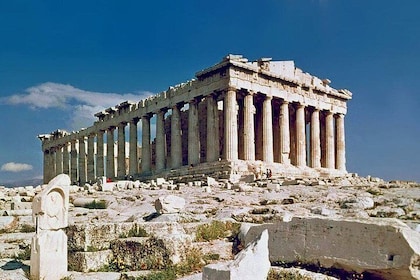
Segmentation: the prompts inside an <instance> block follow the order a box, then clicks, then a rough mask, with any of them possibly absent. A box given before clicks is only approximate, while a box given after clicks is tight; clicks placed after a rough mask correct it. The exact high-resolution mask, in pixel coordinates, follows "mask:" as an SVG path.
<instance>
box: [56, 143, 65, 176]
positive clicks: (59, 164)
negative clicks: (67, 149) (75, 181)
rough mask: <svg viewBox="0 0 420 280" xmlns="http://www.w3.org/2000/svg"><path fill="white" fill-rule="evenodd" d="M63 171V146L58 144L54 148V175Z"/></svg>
mask: <svg viewBox="0 0 420 280" xmlns="http://www.w3.org/2000/svg"><path fill="white" fill-rule="evenodd" d="M61 173H63V148H62V147H61V146H58V147H57V148H56V150H55V175H58V174H61Z"/></svg>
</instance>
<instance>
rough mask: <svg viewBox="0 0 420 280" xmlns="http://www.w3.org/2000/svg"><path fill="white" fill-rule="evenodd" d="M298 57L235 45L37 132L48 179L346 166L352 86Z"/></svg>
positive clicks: (333, 171)
mask: <svg viewBox="0 0 420 280" xmlns="http://www.w3.org/2000/svg"><path fill="white" fill-rule="evenodd" d="M330 82H331V81H330V80H328V79H320V78H317V77H315V76H313V75H310V74H308V73H305V72H303V71H302V70H301V69H299V68H296V67H295V64H294V62H293V61H273V60H272V59H271V58H261V59H258V60H257V61H248V59H246V58H244V57H243V56H241V55H228V56H226V57H225V58H224V59H223V60H222V61H221V62H219V63H217V64H216V65H214V66H211V67H209V68H207V69H204V70H202V71H199V72H197V73H196V75H195V78H194V79H192V80H190V81H188V82H186V83H182V84H179V85H176V86H173V87H169V88H168V89H167V90H166V91H163V92H161V93H159V94H156V95H154V96H150V97H148V98H146V99H144V100H140V101H137V102H132V101H125V102H123V103H121V104H119V105H116V106H115V107H111V108H108V109H106V110H104V111H101V112H98V113H97V114H95V117H96V118H97V120H96V121H95V122H94V123H93V125H92V126H90V127H88V128H84V129H81V130H80V131H76V132H71V133H69V132H66V131H63V130H56V131H54V132H52V133H50V134H42V135H39V136H38V137H39V139H40V140H41V141H42V151H43V154H44V166H43V167H44V182H48V181H49V180H50V179H51V178H53V177H54V176H56V175H57V174H60V173H65V174H68V175H70V177H71V179H72V181H73V182H78V183H85V182H89V181H94V180H96V178H97V177H102V176H106V177H108V178H111V179H124V178H128V177H129V178H153V177H156V176H166V177H169V178H170V177H176V176H184V175H185V176H188V175H191V176H193V175H194V174H196V175H197V174H206V175H209V176H219V177H222V176H231V175H232V174H235V175H236V174H238V175H250V174H258V173H259V172H265V171H266V170H269V171H270V173H271V172H272V174H273V175H278V176H285V177H287V176H305V177H311V176H313V177H324V176H325V177H328V176H343V175H345V174H346V173H347V171H346V156H345V133H344V130H345V129H344V116H345V114H346V113H347V105H346V102H347V101H348V100H350V99H351V97H352V94H351V92H350V91H348V90H345V89H342V90H337V89H334V88H332V87H330Z"/></svg>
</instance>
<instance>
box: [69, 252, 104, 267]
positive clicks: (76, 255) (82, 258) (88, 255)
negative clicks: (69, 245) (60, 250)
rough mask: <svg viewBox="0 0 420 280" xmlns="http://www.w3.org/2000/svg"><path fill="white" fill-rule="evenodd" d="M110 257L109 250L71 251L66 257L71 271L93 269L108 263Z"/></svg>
mask: <svg viewBox="0 0 420 280" xmlns="http://www.w3.org/2000/svg"><path fill="white" fill-rule="evenodd" d="M111 259H112V251H111V250H109V249H108V250H100V251H93V252H72V253H71V254H69V257H68V264H69V267H71V270H73V271H81V272H89V271H95V270H98V269H100V268H101V267H104V266H105V265H108V264H109V262H110V261H111Z"/></svg>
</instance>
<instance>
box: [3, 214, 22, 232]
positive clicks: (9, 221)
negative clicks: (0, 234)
mask: <svg viewBox="0 0 420 280" xmlns="http://www.w3.org/2000/svg"><path fill="white" fill-rule="evenodd" d="M16 219H17V218H16V217H13V216H0V229H1V230H7V229H11V228H13V226H14V224H17V223H18V221H17V220H16Z"/></svg>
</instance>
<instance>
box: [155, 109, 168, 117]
mask: <svg viewBox="0 0 420 280" xmlns="http://www.w3.org/2000/svg"><path fill="white" fill-rule="evenodd" d="M166 112H168V108H166V107H165V108H161V109H159V110H157V111H156V115H157V114H161V113H163V114H166Z"/></svg>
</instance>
